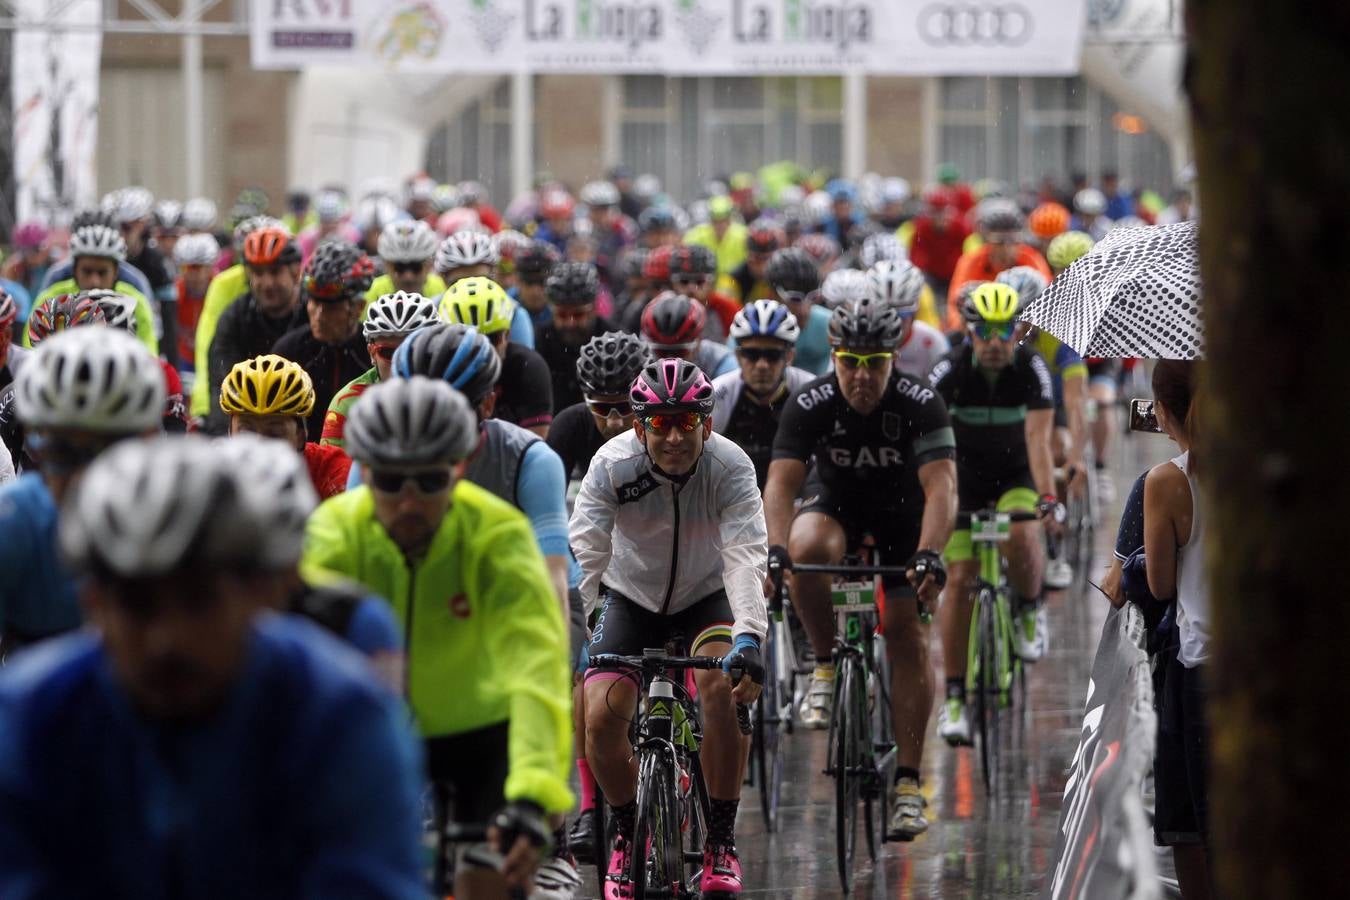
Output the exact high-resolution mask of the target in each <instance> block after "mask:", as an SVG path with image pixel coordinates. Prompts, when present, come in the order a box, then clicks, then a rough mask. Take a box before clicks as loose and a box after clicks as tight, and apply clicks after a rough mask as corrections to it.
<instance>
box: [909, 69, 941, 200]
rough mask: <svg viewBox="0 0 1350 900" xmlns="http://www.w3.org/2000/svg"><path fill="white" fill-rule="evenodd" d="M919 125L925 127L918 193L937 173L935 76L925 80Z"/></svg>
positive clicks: (920, 147)
mask: <svg viewBox="0 0 1350 900" xmlns="http://www.w3.org/2000/svg"><path fill="white" fill-rule="evenodd" d="M919 127H920V128H922V129H923V140H922V142H921V143H920V144H919V168H920V170H921V171H920V172H919V176H918V178H916V179H914V192H915V193H916V194H917V193H918V192H919V191H921V190H923V189H924V187H925V186H926V185H929V184H932V183H933V180H934V178H935V177H936V175H937V164H938V158H937V157H938V138H939V135H938V129H939V127H940V126H939V124H938V80H937V79H936V78H933V77H929V78H925V79H924V80H923V100H922V112H921V113H920V114H919Z"/></svg>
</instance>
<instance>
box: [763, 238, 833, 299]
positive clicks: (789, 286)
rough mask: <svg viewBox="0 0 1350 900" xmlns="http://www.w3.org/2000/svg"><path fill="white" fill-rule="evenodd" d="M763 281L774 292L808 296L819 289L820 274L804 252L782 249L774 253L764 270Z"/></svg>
mask: <svg viewBox="0 0 1350 900" xmlns="http://www.w3.org/2000/svg"><path fill="white" fill-rule="evenodd" d="M764 280H765V281H767V282H769V286H770V287H772V288H773V289H774V290H775V291H779V290H782V291H795V292H797V293H800V294H809V293H811V292H812V291H817V290H819V289H820V272H819V271H818V270H817V269H816V264H815V261H814V260H812V259H811V257H810V256H807V254H806V251H805V250H801V249H799V248H797V247H784V248H783V249H782V250H776V251H774V254H773V256H771V257H769V264H768V265H767V266H766V267H765V268H764Z"/></svg>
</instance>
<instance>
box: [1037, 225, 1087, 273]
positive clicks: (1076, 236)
mask: <svg viewBox="0 0 1350 900" xmlns="http://www.w3.org/2000/svg"><path fill="white" fill-rule="evenodd" d="M1094 243H1096V242H1095V241H1093V240H1092V235H1090V234H1088V233H1087V232H1085V231H1066V232H1064V233H1063V234H1060V235H1056V236H1055V238H1054V239H1053V240H1051V241H1050V246H1048V247H1046V248H1045V261H1046V262H1048V263H1049V264H1050V268H1052V269H1054V270H1055V271H1056V272H1062V271H1064V270H1065V269H1067V268H1068V267H1069V266H1071V265H1073V263H1074V261H1075V260H1077V259H1079V258H1080V257H1082V256H1084V255H1086V254H1087V252H1088V251H1089V250H1091V249H1092V245H1093V244H1094Z"/></svg>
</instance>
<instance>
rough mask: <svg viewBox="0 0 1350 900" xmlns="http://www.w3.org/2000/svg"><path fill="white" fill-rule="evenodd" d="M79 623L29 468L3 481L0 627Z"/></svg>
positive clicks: (27, 631) (48, 511)
mask: <svg viewBox="0 0 1350 900" xmlns="http://www.w3.org/2000/svg"><path fill="white" fill-rule="evenodd" d="M80 621H81V615H80V605H79V600H78V597H77V595H76V590H75V578H74V576H73V575H72V574H71V572H70V570H69V569H67V568H66V566H65V563H63V562H62V561H61V557H60V554H59V553H58V550H57V542H56V503H55V502H54V501H53V500H52V495H51V492H49V491H48V490H47V485H46V483H45V482H44V481H43V480H42V477H41V476H40V475H38V474H37V473H35V472H27V473H25V474H24V475H21V476H20V477H19V478H17V479H15V480H14V481H10V482H7V483H6V484H4V485H0V628H3V629H4V631H5V633H6V634H10V635H12V636H14V637H17V638H18V639H19V640H20V641H33V640H37V639H38V638H44V637H48V636H50V635H53V634H59V633H60V632H63V631H70V630H71V629H72V628H78V627H79V626H80ZM0 896H3V894H2V893H0Z"/></svg>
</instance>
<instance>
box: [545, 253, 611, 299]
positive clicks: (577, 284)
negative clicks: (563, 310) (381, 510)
mask: <svg viewBox="0 0 1350 900" xmlns="http://www.w3.org/2000/svg"><path fill="white" fill-rule="evenodd" d="M544 287H545V290H547V291H548V300H549V302H550V303H556V304H558V305H559V306H584V305H586V304H587V303H594V302H595V295H596V294H598V293H599V292H600V275H599V274H598V273H597V272H596V270H595V266H593V265H591V264H590V263H585V262H562V263H558V264H557V265H556V266H554V267H553V268H552V269H551V270H550V271H549V273H548V281H547V282H545V283H544Z"/></svg>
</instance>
